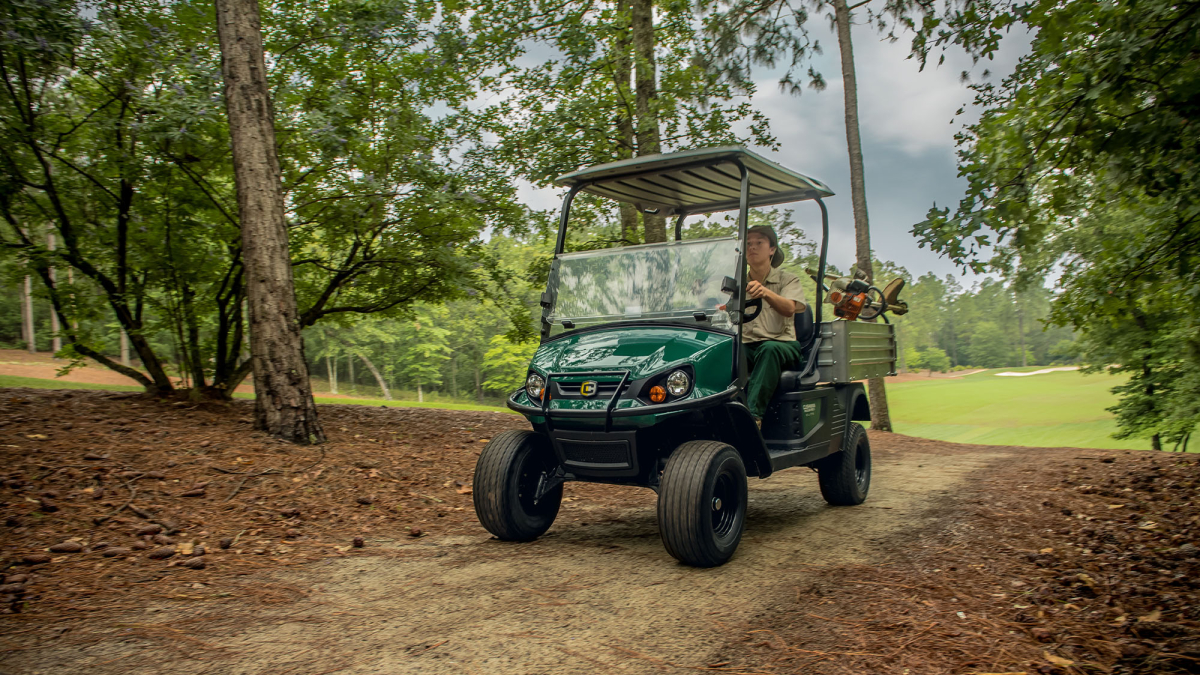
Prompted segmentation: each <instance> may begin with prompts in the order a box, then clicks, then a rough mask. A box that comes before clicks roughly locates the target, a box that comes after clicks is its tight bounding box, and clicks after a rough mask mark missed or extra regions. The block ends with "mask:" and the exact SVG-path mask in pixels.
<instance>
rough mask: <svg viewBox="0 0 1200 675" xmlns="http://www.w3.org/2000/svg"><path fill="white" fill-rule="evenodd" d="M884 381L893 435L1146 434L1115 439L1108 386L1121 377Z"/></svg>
mask: <svg viewBox="0 0 1200 675" xmlns="http://www.w3.org/2000/svg"><path fill="white" fill-rule="evenodd" d="M1038 369H1039V368H1038V367H1030V368H1001V369H997V370H988V371H985V372H982V373H976V374H974V375H967V376H966V377H957V378H930V379H927V380H909V381H907V382H888V385H887V391H888V406H889V407H890V408H891V411H892V424H893V426H894V428H895V430H896V432H897V433H901V434H907V435H909V436H920V437H922V438H934V439H938V440H943V441H954V442H956V443H981V444H986V445H1024V446H1033V447H1076V448H1105V449H1132V450H1148V449H1150V441H1149V440H1148V439H1144V438H1132V439H1126V440H1117V439H1115V438H1113V437H1112V433H1113V432H1114V431H1116V430H1117V425H1116V422H1115V421H1114V419H1113V416H1112V413H1110V412H1108V411H1107V410H1105V408H1108V407H1110V406H1112V405H1114V404H1115V403H1116V402H1117V398H1116V396H1114V395H1113V394H1112V392H1111V391H1110V390H1111V389H1112V388H1113V387H1114V386H1116V385H1117V384H1119V383H1120V382H1121V381H1122V380H1121V378H1120V377H1117V376H1113V375H1105V374H1100V375H1083V374H1081V373H1079V372H1077V371H1070V372H1055V373H1043V374H1040V375H1030V376H1026V377H997V376H996V375H995V373H1002V372H1021V371H1033V370H1038Z"/></svg>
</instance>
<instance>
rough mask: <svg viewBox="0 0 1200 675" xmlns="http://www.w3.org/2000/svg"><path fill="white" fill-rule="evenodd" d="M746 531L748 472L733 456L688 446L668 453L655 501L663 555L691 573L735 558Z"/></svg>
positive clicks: (725, 449)
mask: <svg viewBox="0 0 1200 675" xmlns="http://www.w3.org/2000/svg"><path fill="white" fill-rule="evenodd" d="M745 525H746V466H745V464H743V463H742V457H741V455H739V454H738V452H737V450H735V449H733V447H731V446H729V445H726V444H724V443H717V442H715V441H690V442H688V443H684V444H683V445H681V446H679V447H678V448H676V449H675V452H673V453H671V457H670V458H669V459H668V460H667V466H666V467H665V468H664V469H663V475H662V483H661V487H660V491H659V495H658V529H659V533H660V534H661V535H662V541H663V546H665V547H666V549H667V552H668V553H670V554H671V555H672V556H674V557H675V559H676V560H679V561H680V562H682V563H685V564H687V565H692V566H694V567H716V566H717V565H723V564H724V563H725V562H726V561H728V560H729V558H731V557H732V556H733V552H734V551H736V550H737V547H738V543H739V542H740V541H741V540H742V530H743V529H744V528H745Z"/></svg>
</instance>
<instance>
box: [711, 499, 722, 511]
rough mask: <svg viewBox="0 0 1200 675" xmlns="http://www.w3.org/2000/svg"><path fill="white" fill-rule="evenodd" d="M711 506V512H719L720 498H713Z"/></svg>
mask: <svg viewBox="0 0 1200 675" xmlns="http://www.w3.org/2000/svg"><path fill="white" fill-rule="evenodd" d="M712 506H713V511H720V510H721V498H720V497H713V502H712Z"/></svg>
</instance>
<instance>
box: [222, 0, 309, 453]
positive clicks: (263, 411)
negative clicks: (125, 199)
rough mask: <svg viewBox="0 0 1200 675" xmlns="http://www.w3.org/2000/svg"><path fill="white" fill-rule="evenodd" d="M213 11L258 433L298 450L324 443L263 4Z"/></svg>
mask: <svg viewBox="0 0 1200 675" xmlns="http://www.w3.org/2000/svg"><path fill="white" fill-rule="evenodd" d="M216 10H217V37H218V39H219V40H220V43H221V71H222V74H223V75H224V79H225V108H226V111H227V113H228V115H229V135H230V138H231V140H232V142H233V169H234V178H235V183H236V186H237V194H238V214H239V216H240V220H241V227H242V257H243V260H244V264H245V274H246V297H247V300H248V304H249V306H250V358H251V359H252V361H253V367H254V387H255V395H254V412H255V426H256V428H259V429H262V430H265V431H267V432H268V433H270V434H271V435H272V436H275V437H277V438H282V439H284V440H288V441H293V442H296V443H313V442H322V441H324V440H325V434H324V432H323V431H322V430H321V425H320V422H319V421H318V420H317V406H316V404H315V403H314V402H313V397H312V384H311V383H310V382H309V380H308V363H307V362H306V361H305V359H304V341H303V340H301V338H300V322H299V320H298V318H299V316H298V312H297V309H296V292H295V286H294V284H293V280H292V265H291V259H290V256H289V253H288V238H287V228H286V224H285V215H284V208H283V191H282V186H281V184H280V175H279V159H278V157H276V154H275V125H274V111H273V110H272V108H271V98H270V92H269V90H268V88H267V73H266V64H265V62H264V59H263V42H262V25H261V23H260V21H259V14H258V1H257V0H216Z"/></svg>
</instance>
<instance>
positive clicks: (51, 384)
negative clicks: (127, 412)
mask: <svg viewBox="0 0 1200 675" xmlns="http://www.w3.org/2000/svg"><path fill="white" fill-rule="evenodd" d="M5 387H27V388H29V389H103V390H105V391H141V390H142V388H141V387H139V386H137V385H136V384H91V383H89V382H70V381H67V380H43V379H41V378H38V377H17V376H15V375H0V389H3V388H5Z"/></svg>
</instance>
